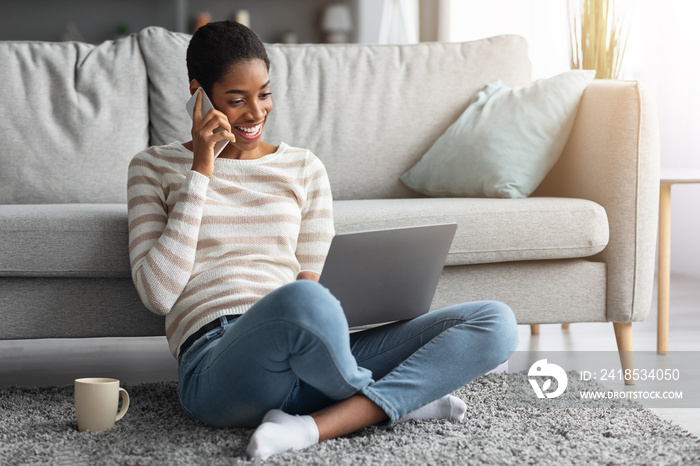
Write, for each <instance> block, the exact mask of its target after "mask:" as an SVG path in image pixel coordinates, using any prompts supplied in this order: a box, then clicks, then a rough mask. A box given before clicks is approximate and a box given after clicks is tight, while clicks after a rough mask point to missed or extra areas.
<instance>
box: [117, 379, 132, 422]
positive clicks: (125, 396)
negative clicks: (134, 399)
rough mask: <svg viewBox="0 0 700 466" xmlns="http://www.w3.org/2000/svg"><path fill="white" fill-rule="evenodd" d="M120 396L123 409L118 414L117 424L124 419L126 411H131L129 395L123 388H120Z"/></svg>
mask: <svg viewBox="0 0 700 466" xmlns="http://www.w3.org/2000/svg"><path fill="white" fill-rule="evenodd" d="M119 394H120V395H121V397H122V409H120V410H119V412H118V413H117V418H116V419H115V420H114V421H115V422H116V421H118V420H119V419H121V418H123V417H124V415H125V414H126V411H127V410H128V409H129V394H128V393H127V392H126V390H124V389H123V388H121V387H120V388H119Z"/></svg>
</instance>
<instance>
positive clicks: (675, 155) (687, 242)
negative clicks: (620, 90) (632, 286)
mask: <svg viewBox="0 0 700 466" xmlns="http://www.w3.org/2000/svg"><path fill="white" fill-rule="evenodd" d="M617 3H618V5H619V6H620V7H621V8H622V9H624V10H625V11H628V12H629V15H630V16H629V18H630V19H629V21H630V23H629V24H630V31H631V32H630V38H629V43H628V50H627V55H626V58H625V66H624V69H623V76H622V77H623V78H624V79H634V80H638V81H639V82H640V83H642V84H643V85H645V86H646V87H648V88H649V89H650V90H651V91H652V93H653V95H654V96H655V99H656V102H657V106H658V112H659V120H660V133H661V168H662V170H663V169H664V168H669V169H670V168H677V169H686V170H688V169H696V170H700V85H698V84H697V83H698V80H699V79H700V35H699V34H698V33H697V32H696V28H697V26H696V23H697V21H698V18H700V1H698V0H663V1H662V0H617ZM566 4H567V2H566V1H565V0H490V1H488V2H486V1H483V0H451V3H450V8H451V14H450V16H451V21H450V25H449V27H450V35H451V37H450V39H451V40H455V41H458V40H459V41H461V40H473V39H479V38H483V37H488V36H492V35H496V34H504V33H515V34H520V35H522V36H524V37H525V38H526V39H527V40H528V42H529V44H530V59H531V61H532V65H533V79H539V78H543V77H548V76H552V75H554V74H557V73H559V72H561V71H565V70H566V69H568V68H569V32H568V14H567V7H566ZM671 236H672V238H671V270H672V272H673V273H680V274H686V275H692V276H695V277H700V185H676V186H674V187H673V188H672V226H671Z"/></svg>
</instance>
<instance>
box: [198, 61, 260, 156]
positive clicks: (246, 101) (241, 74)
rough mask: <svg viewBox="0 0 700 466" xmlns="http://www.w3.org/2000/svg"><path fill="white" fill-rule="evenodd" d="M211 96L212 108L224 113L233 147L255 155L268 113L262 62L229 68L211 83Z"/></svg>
mask: <svg viewBox="0 0 700 466" xmlns="http://www.w3.org/2000/svg"><path fill="white" fill-rule="evenodd" d="M211 94H212V95H210V96H209V97H210V99H211V100H212V103H213V104H214V107H216V109H217V110H220V111H221V112H223V113H225V114H226V116H227V117H228V121H229V123H231V132H233V134H234V135H235V136H236V142H235V143H234V144H233V146H234V147H235V148H237V149H239V150H241V151H255V150H256V149H257V148H258V143H259V142H260V137H261V135H262V130H263V127H264V126H265V122H266V121H267V116H268V115H269V114H270V112H271V111H272V96H271V93H270V79H269V77H268V75H267V67H266V66H265V62H264V61H262V60H258V59H253V60H246V61H241V62H238V63H235V64H233V65H231V67H230V68H229V69H228V71H227V72H226V73H224V75H223V77H222V78H221V79H220V80H219V81H217V82H215V83H214V85H213V86H212V90H211Z"/></svg>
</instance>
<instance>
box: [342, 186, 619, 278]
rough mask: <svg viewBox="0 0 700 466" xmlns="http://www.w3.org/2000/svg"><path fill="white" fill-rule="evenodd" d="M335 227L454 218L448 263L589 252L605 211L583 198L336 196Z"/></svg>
mask: <svg viewBox="0 0 700 466" xmlns="http://www.w3.org/2000/svg"><path fill="white" fill-rule="evenodd" d="M334 209H335V213H334V215H335V227H336V232H337V233H344V232H351V231H361V230H375V229H380V228H392V227H402V226H410V225H427V224H431V223H446V222H454V223H457V224H458V227H457V233H456V234H455V238H454V241H453V243H452V247H451V248H450V252H449V255H448V257H447V265H467V264H486V263H492V262H510V261H526V260H549V259H570V258H578V257H588V256H592V255H594V254H597V253H599V252H600V251H602V250H603V249H604V248H605V246H606V245H607V244H608V235H609V231H608V217H607V215H606V212H605V209H604V208H603V207H601V206H600V205H599V204H597V203H595V202H592V201H588V200H584V199H568V198H566V199H565V198H545V197H531V198H527V199H474V198H471V199H465V198H430V199H379V200H348V201H336V202H335V203H334Z"/></svg>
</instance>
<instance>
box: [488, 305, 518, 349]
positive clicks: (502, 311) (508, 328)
mask: <svg viewBox="0 0 700 466" xmlns="http://www.w3.org/2000/svg"><path fill="white" fill-rule="evenodd" d="M484 311H485V313H486V316H485V317H487V321H488V322H489V327H490V330H491V332H492V334H493V336H494V337H495V338H494V344H495V345H497V346H499V347H500V348H502V349H503V350H504V351H506V352H508V351H515V350H516V349H517V348H518V343H519V339H520V338H519V336H518V322H517V321H516V320H515V314H513V310H512V309H511V308H510V307H509V306H508V305H507V304H505V303H502V302H500V301H485V302H484Z"/></svg>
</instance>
